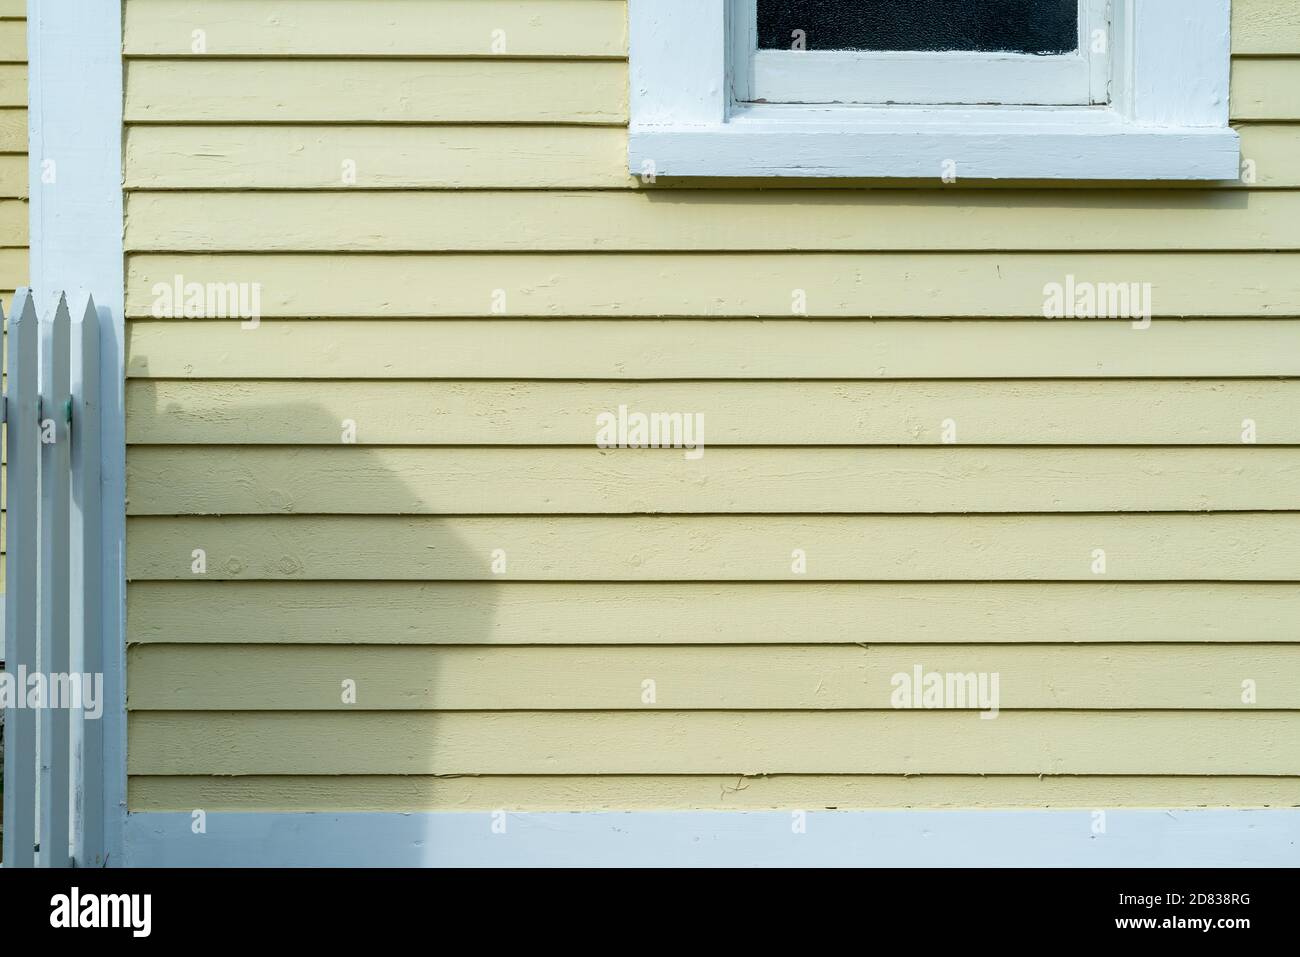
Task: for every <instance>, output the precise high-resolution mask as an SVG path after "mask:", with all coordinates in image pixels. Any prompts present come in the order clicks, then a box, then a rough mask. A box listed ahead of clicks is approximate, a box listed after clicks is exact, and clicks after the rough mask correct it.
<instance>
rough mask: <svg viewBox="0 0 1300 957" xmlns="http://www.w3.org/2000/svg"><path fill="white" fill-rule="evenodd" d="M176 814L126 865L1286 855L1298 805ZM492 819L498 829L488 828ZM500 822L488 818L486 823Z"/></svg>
mask: <svg viewBox="0 0 1300 957" xmlns="http://www.w3.org/2000/svg"><path fill="white" fill-rule="evenodd" d="M798 813H802V812H792V811H752V812H743V811H711V812H710V811H690V812H682V811H678V812H649V811H643V812H593V813H544V814H539V813H513V812H512V813H508V814H507V813H505V812H494V813H489V812H480V813H469V812H443V813H420V814H393V813H346V814H304V813H294V814H290V813H281V814H275V813H269V814H268V813H229V812H226V813H219V812H210V813H208V814H207V815H206V819H205V828H206V831H205V832H204V833H201V834H195V833H194V831H193V828H192V824H193V818H192V817H191V815H190V814H189V813H186V812H178V813H147V814H132V815H130V816H129V817H128V818H127V848H128V852H127V853H128V857H127V864H128V865H129V866H132V867H239V866H251V867H325V866H343V867H429V866H450V867H511V866H523V867H533V866H538V867H572V866H594V867H629V866H642V867H708V866H756V865H766V866H841V867H843V866H848V867H859V866H870V867H1294V866H1296V865H1297V864H1300V809H1291V808H1288V809H1259V810H1191V811H1182V810H1108V811H1106V812H1105V817H1104V819H1101V820H1103V821H1104V829H1105V830H1104V833H1098V830H1097V827H1098V820H1099V819H1098V818H1097V817H1096V812H1094V811H1092V810H1088V809H1084V810H1070V811H1066V810H1060V811H922V810H911V811H901V810H900V811H809V812H807V815H806V818H805V819H804V825H805V829H804V833H796V829H795V827H794V824H795V821H796V818H795V815H796V814H798ZM502 821H504V824H505V831H504V833H500V823H501V822H502ZM494 824H496V825H497V827H496V829H495V830H494V827H493V825H494Z"/></svg>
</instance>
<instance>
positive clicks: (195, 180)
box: [126, 123, 1300, 225]
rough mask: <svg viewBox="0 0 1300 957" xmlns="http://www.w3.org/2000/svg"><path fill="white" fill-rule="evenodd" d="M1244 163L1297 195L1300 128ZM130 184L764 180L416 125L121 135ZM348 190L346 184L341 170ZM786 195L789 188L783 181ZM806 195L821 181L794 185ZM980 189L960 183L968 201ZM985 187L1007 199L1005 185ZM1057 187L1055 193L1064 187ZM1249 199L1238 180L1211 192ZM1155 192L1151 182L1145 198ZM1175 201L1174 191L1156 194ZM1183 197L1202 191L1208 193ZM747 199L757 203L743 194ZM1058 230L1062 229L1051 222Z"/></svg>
mask: <svg viewBox="0 0 1300 957" xmlns="http://www.w3.org/2000/svg"><path fill="white" fill-rule="evenodd" d="M1238 131H1239V132H1240V134H1241V141H1242V155H1243V156H1245V157H1246V158H1247V159H1249V160H1251V161H1252V162H1253V164H1254V174H1255V180H1256V181H1255V183H1253V184H1251V186H1250V187H1249V188H1252V189H1253V188H1259V189H1280V188H1294V187H1297V186H1300V170H1298V169H1297V168H1296V164H1295V162H1294V157H1295V155H1296V151H1297V149H1300V126H1297V125H1296V124H1294V123H1244V124H1239V125H1238ZM126 158H127V165H126V185H127V188H128V189H131V190H145V189H198V190H205V191H209V192H210V191H214V190H229V189H302V190H351V189H397V190H425V189H642V190H645V191H648V192H657V193H662V194H666V195H669V196H678V195H680V194H681V193H682V192H683V191H685V190H689V189H692V188H698V189H729V190H740V191H752V190H753V189H754V188H756V187H767V188H770V187H771V186H772V183H771V181H769V180H757V181H755V180H744V179H740V180H717V179H703V180H698V181H697V180H694V179H689V180H682V181H675V182H672V183H671V184H670V185H668V184H667V181H663V182H660V183H657V184H647V183H643V182H642V181H641V179H640V178H639V177H635V176H630V175H629V174H628V169H627V131H626V130H624V129H621V128H614V127H596V126H523V125H504V124H497V125H474V126H466V125H417V126H395V125H383V126H368V125H357V124H352V125H322V124H297V125H293V126H267V125H251V126H250V125H231V124H203V125H132V126H130V127H129V128H128V129H127V136H126ZM345 160H350V161H351V162H352V163H353V164H354V167H352V168H350V170H349V172H354V174H355V178H356V179H355V185H347V184H345V182H344V180H343V173H344V168H343V162H344V161H345ZM780 185H781V188H783V189H785V188H790V186H791V183H790V182H788V181H785V180H783V181H782V182H781V184H780ZM794 185H803V186H805V187H808V188H810V189H812V190H813V191H816V190H820V189H825V188H826V187H827V184H826V181H825V180H817V181H814V182H813V183H808V182H807V181H797V180H796V181H795V182H794ZM836 185H837V187H839V188H849V187H863V186H871V187H874V188H882V187H884V188H904V189H914V188H915V184H914V183H903V184H901V186H900V183H899V182H898V181H895V180H856V181H855V180H850V181H845V182H840V181H837V183H836ZM979 185H980V184H979V183H975V184H972V183H966V184H965V185H963V187H962V190H963V194H965V193H968V192H969V191H970V190H971V189H972V188H979ZM988 185H989V188H993V189H998V190H1004V189H1005V188H1006V186H1005V184H1000V183H991V184H988ZM1048 185H1052V186H1053V187H1054V188H1055V189H1059V188H1060V184H1059V183H1058V184H1048ZM1214 185H1215V186H1216V187H1218V188H1225V187H1226V188H1232V189H1237V190H1239V191H1247V190H1248V187H1247V186H1246V185H1245V184H1242V183H1240V182H1238V181H1236V180H1233V181H1232V182H1227V183H1217V184H1214ZM1154 186H1155V184H1148V188H1150V187H1154ZM1115 187H1122V188H1123V189H1124V191H1125V192H1128V193H1132V194H1134V195H1141V193H1142V191H1143V190H1142V187H1141V184H1136V185H1135V184H1133V183H1105V182H1100V183H1094V182H1093V181H1091V180H1090V181H1088V182H1086V183H1080V184H1071V187H1070V188H1071V190H1073V191H1075V192H1076V195H1077V194H1078V193H1085V192H1087V191H1088V190H1091V189H1109V188H1115ZM1156 188H1159V189H1161V190H1163V191H1165V192H1168V191H1170V184H1168V183H1165V184H1160V185H1159V186H1158V187H1156ZM1183 188H1186V189H1190V190H1192V191H1194V192H1197V193H1200V192H1205V191H1206V187H1205V185H1204V184H1189V185H1187V186H1184V187H1183ZM749 195H756V194H754V193H752V192H749ZM1058 225H1061V224H1058Z"/></svg>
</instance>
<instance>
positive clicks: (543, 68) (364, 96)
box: [0, 56, 1300, 125]
mask: <svg viewBox="0 0 1300 957" xmlns="http://www.w3.org/2000/svg"><path fill="white" fill-rule="evenodd" d="M5 80H6V75H5V72H4V67H3V66H0V83H3V82H4V81H5ZM322 84H324V85H326V86H328V88H329V89H330V91H331V95H330V96H321V95H320V87H321V85H322ZM3 89H4V88H3V86H0V91H3ZM1297 89H1300V57H1280V58H1273V59H1245V60H1238V61H1236V62H1235V63H1234V64H1233V69H1232V102H1231V107H1230V112H1231V116H1232V118H1233V119H1234V120H1244V121H1253V120H1295V119H1300V94H1297V93H1296V92H1295V91H1296V90H1297ZM627 94H628V75H627V64H626V63H624V62H620V61H614V60H588V61H581V60H512V59H508V58H493V59H482V58H467V59H459V60H439V59H421V60H407V59H382V60H374V59H364V60H362V59H324V60H322V59H313V60H302V59H278V60H263V59H254V60H239V59H211V58H207V57H203V58H200V57H194V56H190V57H178V58H175V59H165V58H157V59H155V58H149V59H134V60H130V61H128V63H127V71H126V107H125V112H126V120H127V122H130V123H144V122H147V123H232V122H233V123H283V122H285V119H286V116H287V117H292V118H293V121H294V122H305V123H312V122H321V121H327V122H334V123H361V122H364V123H373V122H388V123H393V122H410V123H577V124H595V125H624V124H626V123H627V120H628V108H627ZM11 98H12V97H11ZM6 105H15V106H21V105H22V101H21V100H19V101H18V102H15V103H8V102H7V101H6Z"/></svg>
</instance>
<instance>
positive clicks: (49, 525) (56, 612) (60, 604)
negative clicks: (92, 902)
mask: <svg viewBox="0 0 1300 957" xmlns="http://www.w3.org/2000/svg"><path fill="white" fill-rule="evenodd" d="M40 325H41V509H40V528H41V544H40V560H41V571H40V576H41V582H40V605H41V624H40V662H41V670H42V671H44V672H45V677H46V681H47V682H48V683H47V685H46V688H47V694H48V700H46V702H45V707H44V708H43V709H42V710H41V712H40V716H41V721H40V729H41V730H40V736H39V741H40V758H41V793H40V798H41V816H40V828H41V839H40V847H41V856H40V862H41V864H42V865H43V866H45V867H67V866H68V865H69V863H70V860H71V858H70V856H69V853H68V848H69V834H70V824H69V820H70V817H71V813H72V811H71V794H72V776H71V770H72V768H71V766H72V752H71V747H72V744H71V741H72V739H71V722H70V720H69V719H70V716H71V710H70V709H71V708H72V707H74V705H73V704H72V702H70V701H65V700H56V699H58V698H59V695H60V693H61V691H62V690H65V689H66V691H68V692H70V691H71V690H72V688H71V672H72V649H71V644H70V642H69V634H68V618H69V613H68V605H69V598H70V596H71V592H70V591H69V587H68V572H69V570H70V566H69V563H68V557H69V556H68V530H69V521H70V514H69V513H70V511H71V508H72V482H71V478H72V477H71V474H70V472H71V467H72V449H71V445H72V443H71V441H70V429H69V426H70V424H71V418H72V385H71V381H72V357H71V350H72V317H71V316H70V315H68V302H67V299H66V298H65V297H64V296H63V295H62V294H60V295H59V298H58V301H57V303H55V305H54V309H53V310H52V314H49V313H47V314H46V315H44V316H42V317H41V319H40ZM77 704H80V695H78V701H77Z"/></svg>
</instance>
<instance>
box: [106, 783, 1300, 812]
mask: <svg viewBox="0 0 1300 957" xmlns="http://www.w3.org/2000/svg"><path fill="white" fill-rule="evenodd" d="M811 795H815V801H814V802H813V803H810V802H809V797H810V796H811ZM129 800H130V804H131V806H132V807H135V808H140V809H141V810H150V811H185V812H187V813H188V812H190V811H192V810H193V809H194V808H195V807H198V806H200V805H202V806H203V807H204V808H207V809H208V810H212V811H226V810H229V811H290V810H291V811H334V810H338V809H340V808H357V809H361V810H367V811H408V810H410V809H411V808H421V809H427V810H439V811H464V810H493V809H497V808H514V807H526V808H530V809H533V810H537V811H563V810H570V809H572V808H575V807H584V808H589V809H591V810H612V811H627V810H654V811H662V810H691V809H698V808H706V809H710V810H771V809H788V808H792V807H813V808H822V807H824V808H828V809H834V808H850V807H859V808H894V807H897V808H907V807H947V808H969V807H979V808H1007V807H1025V806H1030V807H1054V808H1083V809H1087V810H1092V809H1095V808H1104V807H1155V808H1171V807H1176V808H1193V807H1279V806H1281V807H1288V806H1293V805H1296V804H1300V778H1295V777H1243V776H1226V775H1214V776H1199V777H1198V776H1192V775H1178V776H1176V777H1157V776H1154V775H1125V776H1120V777H1114V776H1105V775H1086V776H1083V775H1063V774H1046V775H984V774H981V775H972V776H961V775H911V776H903V775H883V774H881V775H860V774H833V775H799V774H781V775H744V774H741V775H735V774H733V775H703V774H701V775H600V774H597V775H577V774H575V775H546V774H535V775H523V776H509V775H473V776H470V777H441V778H440V777H432V776H427V775H401V776H399V775H387V776H373V775H350V776H346V777H317V776H293V775H247V776H242V777H199V776H178V777H165V776H135V777H132V778H131V781H130V797H129Z"/></svg>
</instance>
